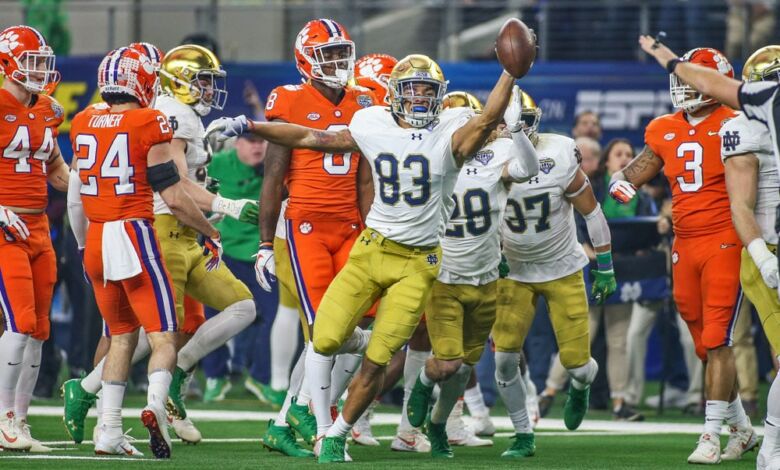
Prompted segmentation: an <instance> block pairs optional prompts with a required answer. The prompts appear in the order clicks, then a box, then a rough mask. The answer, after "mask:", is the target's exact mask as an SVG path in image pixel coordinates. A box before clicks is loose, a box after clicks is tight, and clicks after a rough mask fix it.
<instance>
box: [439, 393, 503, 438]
mask: <svg viewBox="0 0 780 470" xmlns="http://www.w3.org/2000/svg"><path fill="white" fill-rule="evenodd" d="M446 430H447V438H448V439H447V440H448V441H449V443H450V444H452V445H454V446H465V447H487V446H492V445H493V441H491V440H490V439H481V438H479V437H477V436H476V435H475V434H474V431H472V430H471V429H470V428H469V427H468V426H466V423H465V422H464V421H463V400H458V401H457V403H455V407H454V408H453V409H452V412H451V413H450V416H449V417H448V418H447V428H446Z"/></svg>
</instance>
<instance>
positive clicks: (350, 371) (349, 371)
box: [344, 369, 355, 374]
mask: <svg viewBox="0 0 780 470" xmlns="http://www.w3.org/2000/svg"><path fill="white" fill-rule="evenodd" d="M344 372H346V373H347V374H354V373H355V371H354V370H347V369H344Z"/></svg>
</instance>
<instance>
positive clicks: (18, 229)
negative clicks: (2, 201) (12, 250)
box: [0, 206, 30, 242]
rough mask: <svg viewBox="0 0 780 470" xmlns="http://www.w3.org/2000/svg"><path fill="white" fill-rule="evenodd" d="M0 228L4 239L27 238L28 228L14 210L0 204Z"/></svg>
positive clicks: (10, 240) (28, 234)
mask: <svg viewBox="0 0 780 470" xmlns="http://www.w3.org/2000/svg"><path fill="white" fill-rule="evenodd" d="M0 229H2V230H3V232H4V233H5V239H6V240H7V241H9V242H13V241H18V240H27V237H29V236H30V230H29V229H28V228H27V225H26V224H25V223H24V221H23V220H22V219H20V218H19V216H18V215H16V213H15V212H13V211H11V210H8V209H6V208H5V207H3V206H0Z"/></svg>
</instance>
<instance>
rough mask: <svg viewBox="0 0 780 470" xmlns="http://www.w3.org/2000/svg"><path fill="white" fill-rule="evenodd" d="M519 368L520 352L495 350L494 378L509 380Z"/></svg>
mask: <svg viewBox="0 0 780 470" xmlns="http://www.w3.org/2000/svg"><path fill="white" fill-rule="evenodd" d="M519 370H520V353H518V352H501V351H496V380H498V381H500V382H510V381H512V379H514V378H515V377H516V376H517V375H519V374H518V371H519Z"/></svg>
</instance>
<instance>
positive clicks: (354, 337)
mask: <svg viewBox="0 0 780 470" xmlns="http://www.w3.org/2000/svg"><path fill="white" fill-rule="evenodd" d="M370 340H371V331H370V330H363V329H361V328H355V331H353V332H352V334H351V335H349V338H347V340H346V341H344V344H342V345H341V347H340V348H339V350H338V351H337V352H336V354H363V353H364V352H366V348H367V347H368V342H369V341H370Z"/></svg>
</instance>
